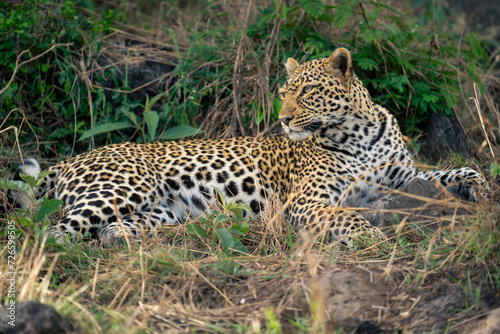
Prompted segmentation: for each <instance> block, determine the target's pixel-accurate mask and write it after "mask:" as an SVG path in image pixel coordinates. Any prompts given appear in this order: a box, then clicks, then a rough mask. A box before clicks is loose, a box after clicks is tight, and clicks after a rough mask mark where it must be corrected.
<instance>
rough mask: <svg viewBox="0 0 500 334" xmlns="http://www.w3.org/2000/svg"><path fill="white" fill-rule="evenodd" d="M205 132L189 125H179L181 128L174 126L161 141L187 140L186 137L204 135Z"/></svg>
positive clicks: (164, 134)
mask: <svg viewBox="0 0 500 334" xmlns="http://www.w3.org/2000/svg"><path fill="white" fill-rule="evenodd" d="M203 132H205V131H203V130H200V129H197V128H193V127H192V126H187V125H179V126H174V127H173V128H170V129H168V130H167V131H165V132H164V133H163V135H162V136H161V139H163V140H175V139H181V138H186V137H191V136H193V135H196V134H199V133H203Z"/></svg>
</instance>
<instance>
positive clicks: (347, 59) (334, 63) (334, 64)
mask: <svg viewBox="0 0 500 334" xmlns="http://www.w3.org/2000/svg"><path fill="white" fill-rule="evenodd" d="M325 66H326V71H327V72H329V73H330V74H333V75H335V76H339V77H340V78H341V79H342V81H343V83H344V85H347V84H348V83H349V79H351V77H352V62H351V54H350V53H349V50H347V49H344V48H339V49H337V50H335V51H334V52H333V53H332V55H331V56H330V57H329V58H328V59H327V60H326V62H325Z"/></svg>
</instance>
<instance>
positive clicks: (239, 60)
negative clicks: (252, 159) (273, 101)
mask: <svg viewBox="0 0 500 334" xmlns="http://www.w3.org/2000/svg"><path fill="white" fill-rule="evenodd" d="M251 7H252V0H250V1H249V2H248V8H247V12H246V15H245V20H244V21H243V27H242V28H241V39H240V44H239V46H238V52H237V53H236V61H235V62H234V73H233V98H234V108H233V111H234V116H235V119H236V120H237V122H238V126H239V128H240V131H241V133H242V135H243V136H246V130H245V125H244V124H243V120H242V118H241V110H240V104H241V92H242V89H241V87H242V85H243V68H244V62H245V53H246V52H245V50H246V47H247V25H248V16H249V14H250V9H251ZM233 134H234V135H236V134H237V131H236V124H235V122H234V121H233Z"/></svg>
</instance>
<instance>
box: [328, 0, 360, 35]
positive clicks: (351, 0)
mask: <svg viewBox="0 0 500 334" xmlns="http://www.w3.org/2000/svg"><path fill="white" fill-rule="evenodd" d="M357 3H358V0H342V1H340V3H339V5H338V6H337V12H336V13H335V15H334V20H335V24H336V25H337V27H339V28H341V29H342V28H344V25H345V23H346V22H347V18H348V17H349V16H351V15H352V12H353V9H354V6H356V4H357Z"/></svg>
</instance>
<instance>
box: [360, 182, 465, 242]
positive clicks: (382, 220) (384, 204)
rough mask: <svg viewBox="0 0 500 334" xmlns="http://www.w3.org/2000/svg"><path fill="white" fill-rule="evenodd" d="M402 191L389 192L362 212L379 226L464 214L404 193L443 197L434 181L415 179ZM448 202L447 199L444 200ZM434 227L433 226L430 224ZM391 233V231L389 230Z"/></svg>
mask: <svg viewBox="0 0 500 334" xmlns="http://www.w3.org/2000/svg"><path fill="white" fill-rule="evenodd" d="M398 191H399V192H401V193H389V194H386V195H384V196H383V197H381V198H380V199H378V200H377V201H375V202H372V203H370V205H369V206H368V209H369V210H368V211H363V212H360V213H361V214H362V215H363V216H364V217H365V218H366V219H367V220H368V221H369V222H370V223H371V224H372V225H374V226H377V227H379V228H383V230H387V229H384V227H388V226H394V225H397V224H399V223H400V222H401V221H402V220H403V219H404V218H406V217H408V218H406V221H407V222H415V221H422V219H425V218H429V217H440V218H441V217H443V216H446V215H453V214H457V213H458V214H463V213H465V212H464V211H463V210H462V211H460V212H455V210H453V209H450V208H446V206H444V205H437V204H433V205H430V204H428V203H427V202H425V201H422V200H419V199H416V198H412V197H408V196H405V195H404V194H402V193H406V194H411V195H416V196H419V197H424V198H430V199H443V198H444V196H445V195H444V194H443V193H442V192H441V191H440V190H439V189H438V188H437V187H436V186H435V184H434V182H433V181H427V180H423V179H419V178H416V179H413V180H412V181H410V182H409V183H408V184H406V185H405V186H404V187H402V188H401V189H398ZM442 202H443V203H446V201H445V200H443V201H442ZM429 227H430V228H432V227H431V226H429ZM388 234H389V235H391V231H390V230H389V231H388Z"/></svg>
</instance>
